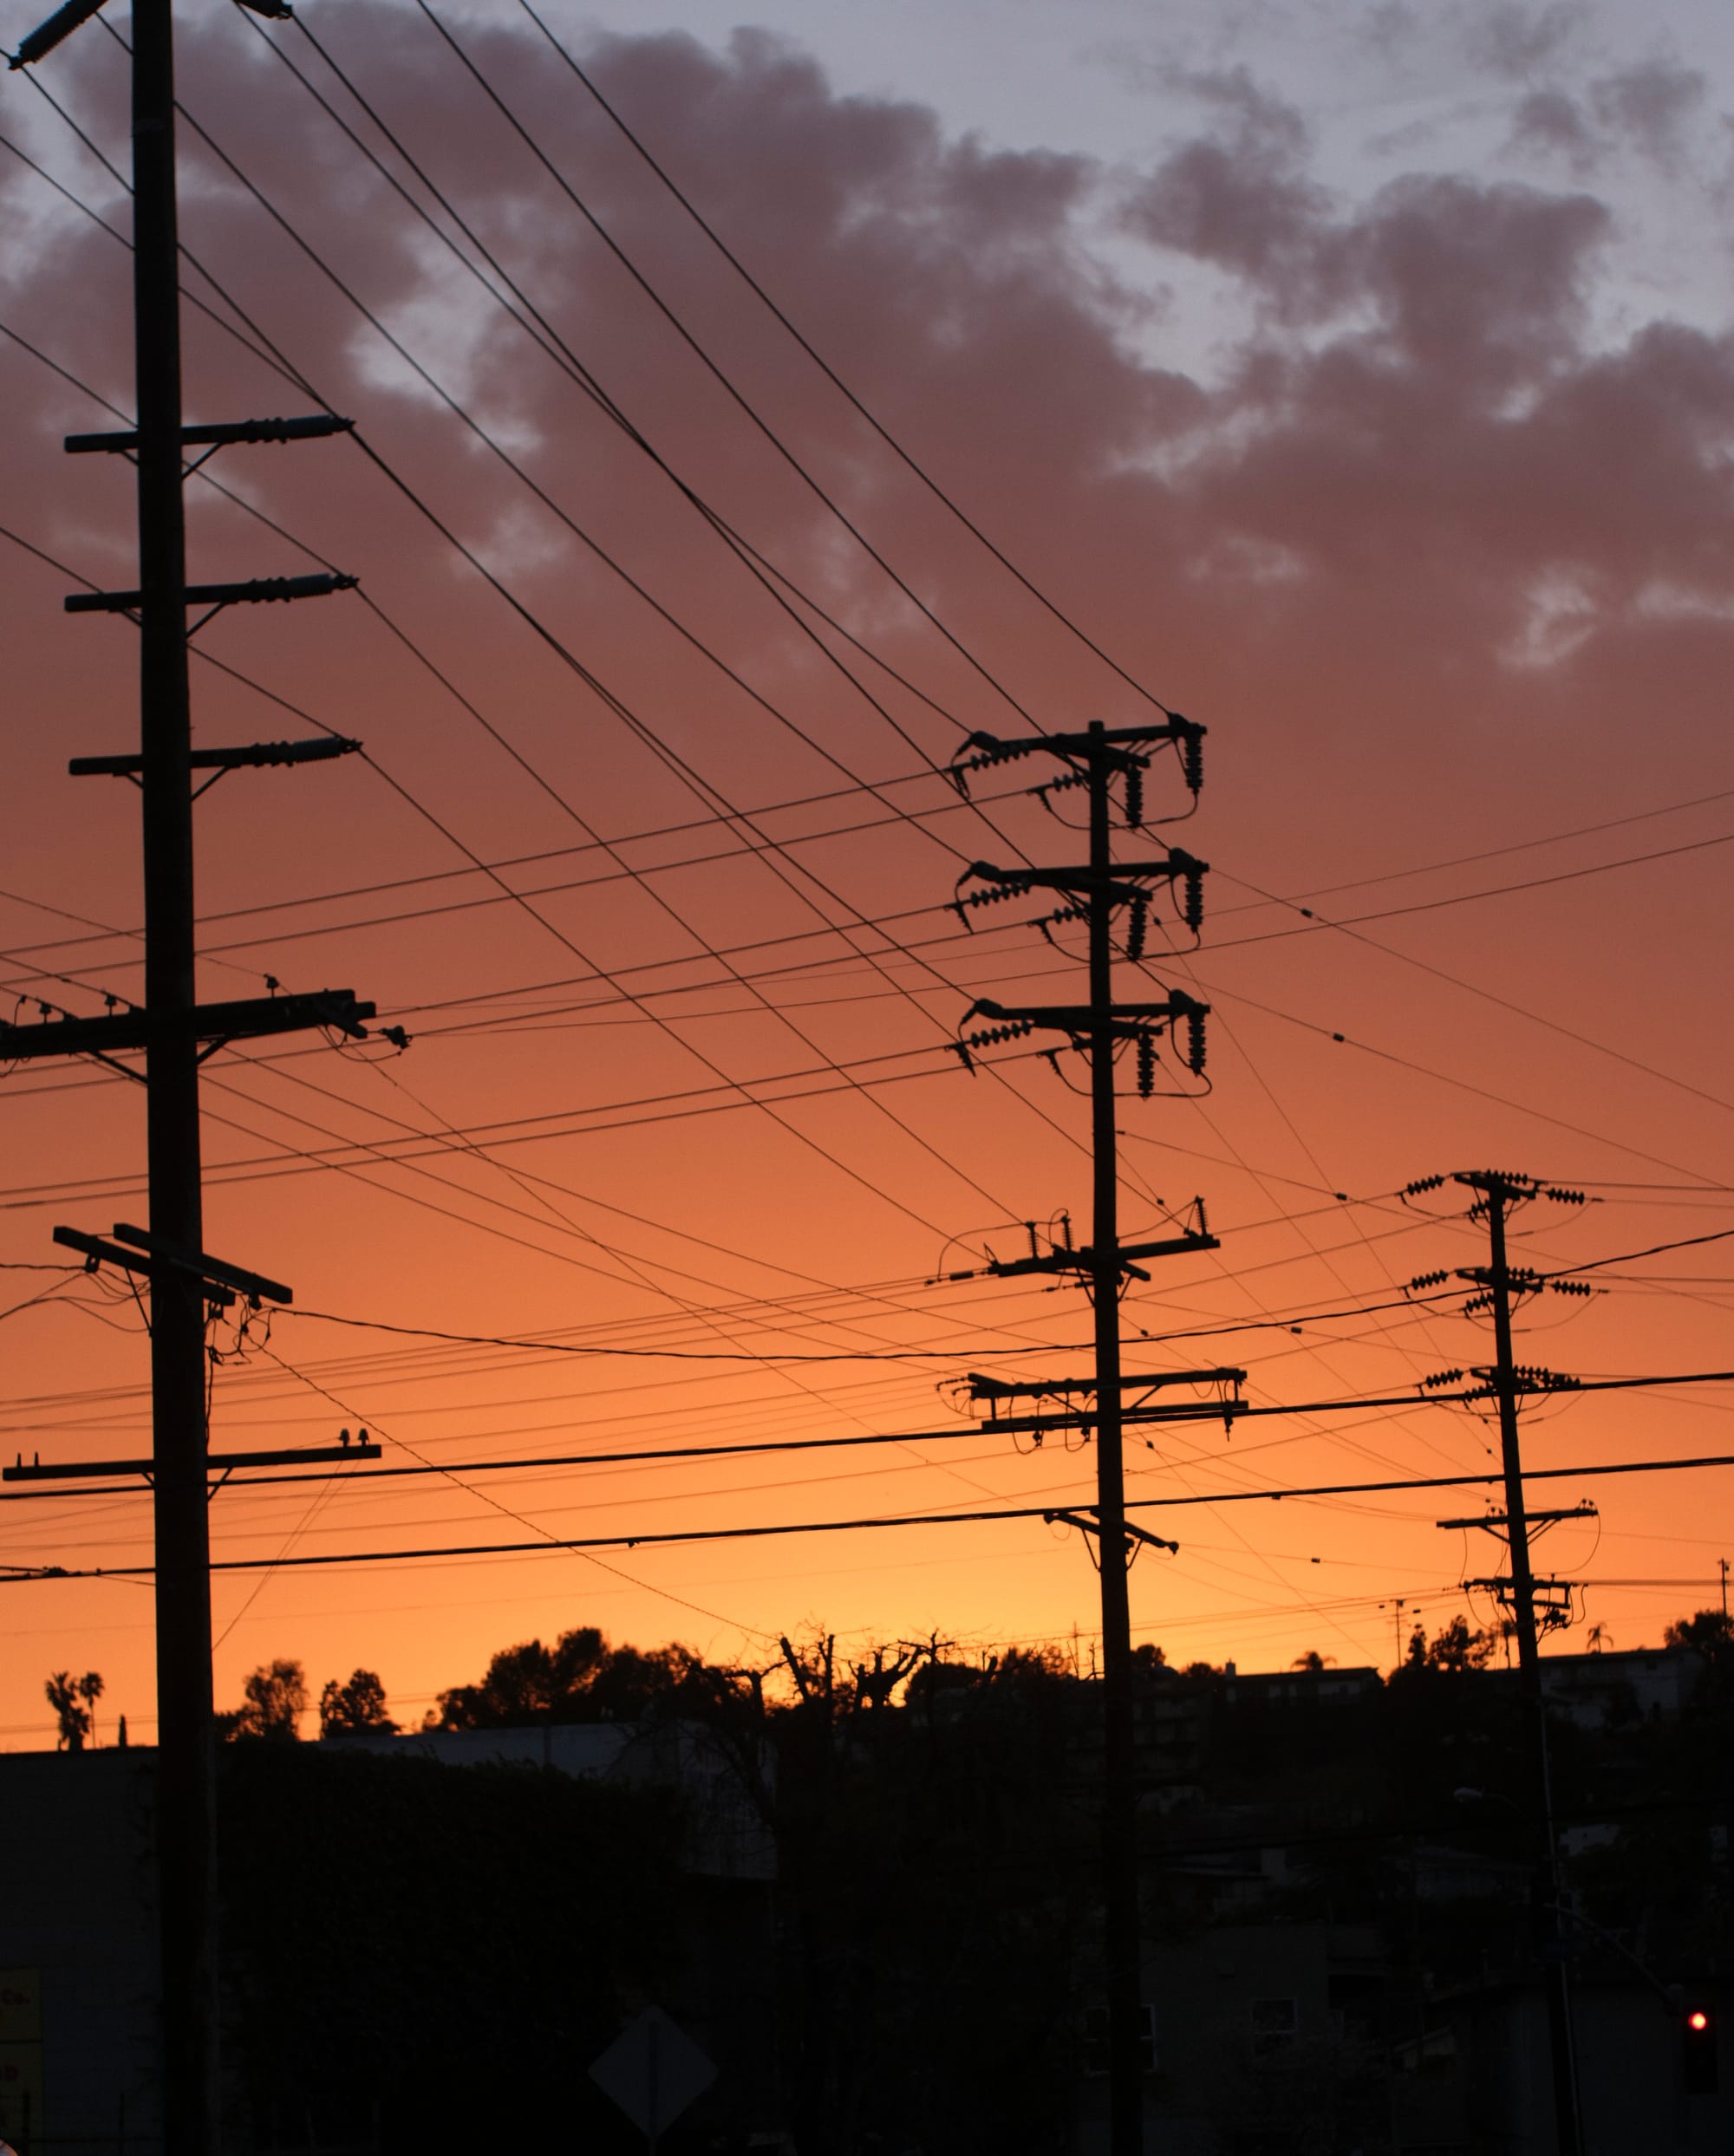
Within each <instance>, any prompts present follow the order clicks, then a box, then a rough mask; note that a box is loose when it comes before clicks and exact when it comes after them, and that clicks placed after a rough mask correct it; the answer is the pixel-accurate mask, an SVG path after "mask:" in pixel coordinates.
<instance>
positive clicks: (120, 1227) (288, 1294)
mask: <svg viewBox="0 0 1734 2156" xmlns="http://www.w3.org/2000/svg"><path fill="white" fill-rule="evenodd" d="M114 1240H115V1241H116V1242H124V1243H130V1244H131V1245H132V1247H133V1248H134V1249H135V1250H143V1251H147V1252H148V1253H149V1254H150V1255H151V1256H152V1257H153V1258H161V1259H163V1260H165V1261H166V1263H167V1264H170V1265H178V1266H181V1267H188V1268H192V1267H197V1268H198V1270H199V1274H200V1276H201V1278H203V1279H205V1280H215V1281H216V1282H217V1284H218V1286H220V1287H232V1288H233V1289H235V1291H236V1292H237V1293H238V1294H242V1295H244V1296H245V1297H246V1299H247V1300H248V1301H249V1302H250V1303H251V1305H252V1306H253V1307H254V1308H255V1309H257V1307H258V1306H259V1305H260V1304H261V1303H262V1302H273V1303H292V1302H293V1301H294V1300H295V1290H294V1289H293V1288H292V1287H285V1286H284V1285H283V1283H282V1281H281V1280H267V1279H266V1278H265V1276H264V1273H249V1272H247V1271H245V1270H244V1268H243V1267H240V1266H238V1265H231V1264H229V1262H228V1261H227V1260H225V1259H223V1258H212V1257H207V1256H206V1255H205V1253H204V1252H203V1251H202V1250H178V1249H177V1248H176V1247H175V1246H174V1245H173V1243H171V1242H167V1241H165V1240H164V1239H163V1237H162V1236H160V1235H153V1234H151V1232H150V1230H149V1229H148V1228H129V1227H128V1226H127V1223H126V1221H115V1223H114Z"/></svg>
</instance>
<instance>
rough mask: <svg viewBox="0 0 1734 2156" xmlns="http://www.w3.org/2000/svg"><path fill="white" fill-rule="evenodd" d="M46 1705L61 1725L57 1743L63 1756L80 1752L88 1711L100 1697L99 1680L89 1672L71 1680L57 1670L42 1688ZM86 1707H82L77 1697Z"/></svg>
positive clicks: (86, 1725)
mask: <svg viewBox="0 0 1734 2156" xmlns="http://www.w3.org/2000/svg"><path fill="white" fill-rule="evenodd" d="M42 1690H43V1692H44V1694H45V1695H46V1696H47V1698H48V1703H49V1706H50V1707H52V1708H53V1709H54V1710H55V1716H56V1717H57V1719H58V1720H59V1723H60V1743H59V1745H58V1747H57V1749H59V1750H61V1751H62V1752H81V1751H82V1750H83V1749H84V1740H85V1738H86V1737H88V1736H89V1734H90V1707H91V1704H92V1703H95V1700H96V1699H97V1698H98V1697H99V1696H100V1695H101V1690H102V1679H101V1677H98V1676H97V1674H96V1672H95V1671H94V1670H92V1671H88V1673H87V1674H86V1675H85V1676H83V1677H79V1678H77V1679H76V1680H75V1679H74V1677H73V1676H72V1674H71V1672H70V1671H67V1670H56V1671H55V1673H54V1675H53V1676H52V1677H49V1680H48V1682H47V1683H46V1684H44V1685H43V1686H42ZM80 1695H82V1696H83V1698H84V1700H85V1702H86V1703H85V1704H84V1705H82V1706H81V1705H80V1703H79V1699H80Z"/></svg>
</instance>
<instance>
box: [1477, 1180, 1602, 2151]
mask: <svg viewBox="0 0 1734 2156" xmlns="http://www.w3.org/2000/svg"><path fill="white" fill-rule="evenodd" d="M1460 1180H1462V1181H1464V1182H1468V1183H1469V1185H1470V1188H1471V1189H1475V1190H1477V1191H1479V1192H1480V1194H1481V1202H1482V1204H1483V1208H1485V1212H1486V1215H1487V1234H1488V1245H1489V1247H1488V1268H1487V1270H1488V1281H1487V1293H1488V1296H1489V1299H1490V1303H1491V1306H1492V1312H1493V1352H1494V1365H1493V1372H1492V1378H1493V1387H1494V1392H1495V1396H1496V1399H1497V1400H1498V1403H1499V1452H1500V1465H1501V1467H1502V1469H1503V1471H1504V1476H1505V1520H1506V1525H1505V1539H1506V1542H1507V1544H1508V1546H1509V1549H1510V1552H1511V1602H1512V1612H1513V1614H1514V1616H1515V1618H1516V1624H1517V1666H1518V1669H1519V1671H1521V1673H1522V1685H1523V1695H1524V1699H1525V1702H1526V1703H1527V1705H1528V1707H1529V1716H1530V1721H1531V1742H1532V1746H1533V1749H1532V1751H1531V1755H1530V1759H1531V1774H1532V1777H1533V1782H1534V1788H1535V1808H1536V1814H1537V1817H1538V1820H1539V1823H1540V1839H1541V1848H1540V1850H1539V1852H1538V1854H1537V1857H1536V1863H1535V1946H1536V1951H1537V1953H1538V1955H1539V1957H1540V1959H1541V1964H1542V1983H1543V1984H1544V1985H1545V1987H1546V1990H1547V1996H1548V2054H1549V2059H1550V2063H1551V2065H1552V2068H1553V2084H1554V2140H1555V2147H1556V2148H1557V2149H1558V2151H1559V2156H1582V2151H1583V2126H1582V2121H1581V2119H1580V2117H1579V2112H1578V2090H1577V2057H1576V2052H1575V2048H1574V2040H1573V2032H1572V2010H1571V1990H1570V1987H1569V1984H1568V1980H1567V1976H1566V1957H1565V1938H1564V1934H1563V1931H1562V1929H1561V1924H1560V1858H1559V1843H1558V1840H1557V1839H1556V1837H1555V1832H1554V1788H1553V1770H1552V1768H1551V1767H1550V1765H1549V1763H1548V1703H1547V1697H1546V1695H1545V1693H1544V1692H1543V1690H1542V1656H1541V1645H1540V1641H1539V1638H1538V1637H1537V1634H1536V1631H1535V1573H1534V1572H1533V1570H1532V1569H1531V1567H1530V1564H1529V1522H1528V1521H1527V1520H1526V1518H1525V1517H1524V1512H1523V1460H1522V1450H1521V1449H1520V1446H1519V1443H1518V1436H1517V1395H1518V1385H1519V1378H1518V1373H1517V1368H1516V1355H1515V1354H1514V1352H1513V1350H1512V1345H1511V1269H1510V1265H1509V1260H1508V1258H1507V1255H1506V1248H1505V1218H1506V1214H1507V1211H1508V1209H1509V1206H1510V1204H1511V1202H1512V1200H1513V1198H1514V1196H1524V1197H1527V1196H1529V1195H1532V1192H1533V1186H1528V1187H1519V1188H1514V1186H1513V1184H1512V1183H1511V1182H1509V1181H1508V1179H1507V1178H1505V1177H1503V1176H1476V1177H1463V1178H1460Z"/></svg>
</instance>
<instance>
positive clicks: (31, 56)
mask: <svg viewBox="0 0 1734 2156" xmlns="http://www.w3.org/2000/svg"><path fill="white" fill-rule="evenodd" d="M101 5H102V0H66V5H65V6H64V7H63V8H56V9H55V11H54V13H53V14H52V15H51V16H49V19H48V21H47V22H46V23H42V24H40V25H39V26H38V27H37V28H36V29H33V30H32V31H31V32H30V34H29V36H28V37H26V38H25V39H23V42H21V43H20V45H19V47H18V49H17V51H16V52H15V53H14V54H13V55H12V56H11V59H10V62H8V65H9V66H11V67H14V68H29V67H34V66H35V64H36V62H37V61H38V60H46V59H47V57H48V56H49V54H50V53H51V52H52V51H53V50H54V49H55V46H56V45H57V44H59V43H60V42H61V40H62V38H63V37H70V36H72V33H73V32H74V31H75V29H78V27H79V26H80V24H81V23H88V21H89V20H90V18H91V16H93V15H95V12H96V10H98V9H99V8H100V7H101Z"/></svg>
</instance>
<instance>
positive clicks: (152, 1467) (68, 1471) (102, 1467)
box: [0, 1430, 381, 1482]
mask: <svg viewBox="0 0 1734 2156" xmlns="http://www.w3.org/2000/svg"><path fill="white" fill-rule="evenodd" d="M380 1457H381V1449H380V1447H379V1446H378V1445H376V1444H375V1443H372V1442H371V1440H370V1439H369V1438H368V1433H367V1432H366V1430H363V1431H362V1436H361V1443H359V1444H351V1443H349V1431H348V1430H345V1431H344V1432H343V1435H342V1443H338V1444H335V1445H288V1446H279V1447H278V1448H277V1449H275V1450H273V1451H269V1452H212V1453H207V1454H206V1455H205V1466H206V1467H207V1468H209V1469H212V1470H213V1471H217V1472H220V1473H221V1474H222V1475H223V1477H224V1479H225V1481H226V1480H227V1479H228V1477H229V1476H230V1475H232V1474H233V1473H234V1471H235V1469H237V1468H280V1467H281V1468H286V1467H302V1466H318V1465H321V1464H323V1462H327V1461H330V1460H337V1461H343V1460H377V1459H379V1458H380ZM156 1465H157V1463H156V1462H155V1461H154V1460H77V1461H58V1460H57V1461H49V1462H47V1463H46V1464H44V1463H43V1462H42V1461H41V1460H37V1461H35V1462H31V1463H29V1465H26V1464H25V1462H23V1460H22V1459H21V1460H20V1461H19V1462H18V1463H17V1464H16V1466H13V1467H10V1468H0V1482H83V1481H86V1480H91V1479H95V1478H96V1477H99V1476H100V1477H106V1476H108V1475H144V1476H146V1477H147V1479H148V1478H149V1477H150V1476H151V1475H154V1474H155V1472H156Z"/></svg>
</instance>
